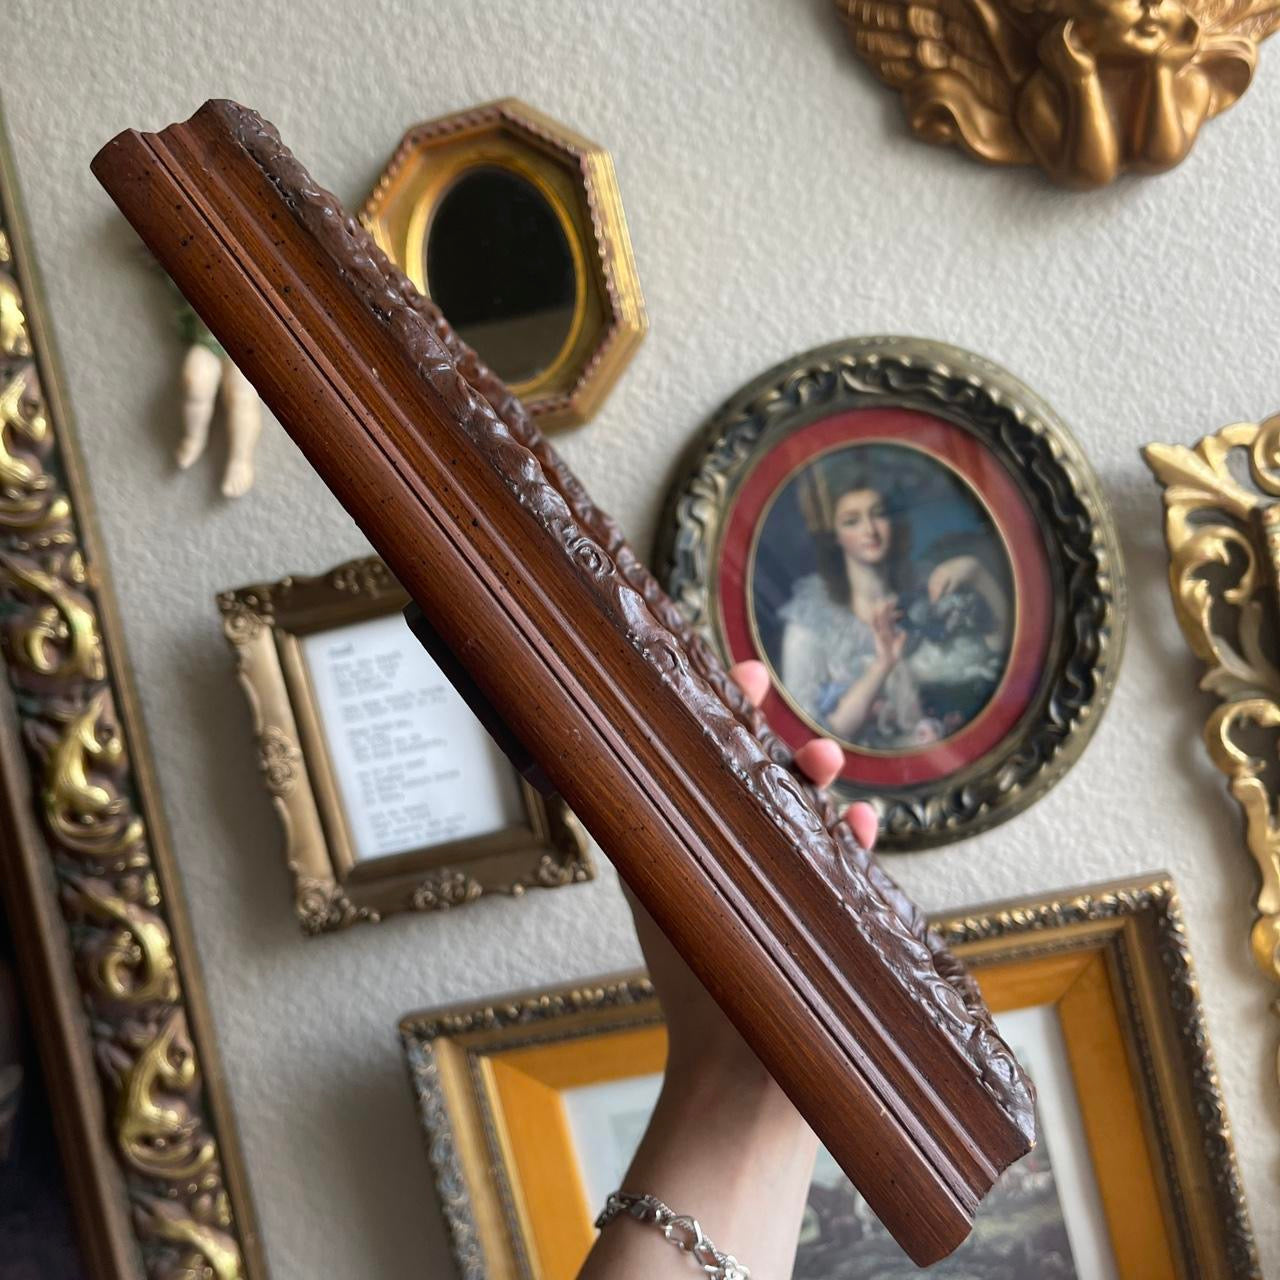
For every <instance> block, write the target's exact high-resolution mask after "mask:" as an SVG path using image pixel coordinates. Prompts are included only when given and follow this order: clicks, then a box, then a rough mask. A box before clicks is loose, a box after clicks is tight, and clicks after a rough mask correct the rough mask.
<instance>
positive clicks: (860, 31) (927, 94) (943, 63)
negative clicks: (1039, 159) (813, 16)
mask: <svg viewBox="0 0 1280 1280" xmlns="http://www.w3.org/2000/svg"><path fill="white" fill-rule="evenodd" d="M835 4H836V8H837V9H839V11H840V13H841V14H842V15H843V16H844V19H845V22H846V24H847V25H848V28H849V38H850V40H851V41H852V42H853V47H854V48H855V49H856V50H857V51H858V53H859V54H860V55H861V56H862V58H863V59H864V60H865V61H866V62H868V63H869V64H870V65H871V68H872V70H873V71H875V73H876V75H878V76H879V77H880V79H881V80H883V81H884V82H885V83H886V84H887V85H889V86H890V87H891V88H894V89H897V90H899V91H900V92H901V93H902V96H903V102H904V105H905V107H906V110H907V118H908V120H909V121H910V123H911V127H912V129H913V130H915V132H916V133H917V134H919V135H920V136H921V137H922V138H925V139H926V140H927V141H930V142H941V143H960V144H961V145H963V146H964V147H966V148H967V149H968V150H969V151H971V152H973V154H974V155H976V156H978V157H979V158H980V159H982V160H987V161H990V162H992V163H994V164H1025V163H1026V162H1027V161H1028V160H1029V159H1030V158H1031V157H1030V153H1029V151H1028V148H1027V144H1026V143H1025V142H1024V141H1023V139H1022V137H1021V136H1020V135H1019V133H1018V131H1017V129H1016V128H1015V126H1014V122H1013V107H1014V94H1015V91H1016V89H1017V86H1018V85H1019V84H1020V83H1021V81H1022V80H1023V79H1025V78H1026V76H1027V75H1028V74H1029V72H1030V70H1031V67H1032V63H1031V61H1030V55H1031V51H1032V50H1034V47H1035V42H1034V38H1031V39H1028V35H1027V33H1026V32H1023V31H1021V30H1020V29H1018V28H1017V26H1016V25H1015V23H1016V21H1017V19H1016V18H1014V17H1012V16H1009V15H1007V14H1006V13H1005V12H1001V11H998V10H997V9H996V8H995V6H994V5H993V4H992V3H991V0H835Z"/></svg>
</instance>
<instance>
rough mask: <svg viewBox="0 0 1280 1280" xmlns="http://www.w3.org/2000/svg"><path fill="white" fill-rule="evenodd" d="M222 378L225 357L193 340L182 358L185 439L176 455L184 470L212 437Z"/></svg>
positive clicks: (183, 430) (183, 431)
mask: <svg viewBox="0 0 1280 1280" xmlns="http://www.w3.org/2000/svg"><path fill="white" fill-rule="evenodd" d="M221 381H222V361H221V360H219V359H218V357H217V356H216V355H215V354H214V353H213V352H212V351H210V350H209V348H208V347H206V346H202V345H201V344H200V343H198V342H194V343H192V344H191V346H189V347H188V348H187V354H186V358H185V359H184V360H183V362H182V443H181V444H180V445H179V446H178V452H177V455H176V459H177V463H178V466H180V467H181V468H182V469H183V470H184V471H185V470H186V469H187V468H188V467H189V466H190V465H191V464H192V463H193V462H194V461H195V460H196V459H197V458H198V457H199V456H200V455H201V454H202V453H203V452H204V447H205V445H206V444H207V443H208V440H209V423H210V422H211V421H212V420H213V404H214V401H215V400H216V399H217V396H218V384H219V383H220V382H221Z"/></svg>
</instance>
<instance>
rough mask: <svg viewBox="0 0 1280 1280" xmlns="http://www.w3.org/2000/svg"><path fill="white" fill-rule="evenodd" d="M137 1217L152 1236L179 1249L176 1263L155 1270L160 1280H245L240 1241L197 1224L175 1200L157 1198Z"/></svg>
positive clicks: (204, 1223)
mask: <svg viewBox="0 0 1280 1280" xmlns="http://www.w3.org/2000/svg"><path fill="white" fill-rule="evenodd" d="M137 1217H138V1220H139V1224H140V1226H141V1227H142V1229H143V1230H144V1231H146V1233H147V1234H148V1235H149V1236H151V1237H152V1238H154V1239H157V1240H164V1241H166V1242H168V1243H169V1244H171V1245H174V1246H176V1256H175V1257H174V1258H173V1259H172V1261H171V1262H167V1263H161V1264H160V1265H159V1266H157V1267H156V1268H154V1269H153V1271H152V1273H151V1274H152V1275H153V1276H154V1277H155V1278H156V1280H193V1278H194V1277H200V1278H201V1280H244V1277H245V1271H244V1268H243V1267H242V1266H241V1260H240V1251H239V1249H237V1248H236V1242H235V1240H233V1239H232V1238H231V1237H230V1236H229V1235H228V1234H227V1233H226V1232H225V1231H222V1230H220V1229H219V1228H218V1227H217V1226H215V1225H213V1224H211V1223H207V1222H197V1221H196V1220H195V1219H194V1218H192V1217H190V1216H188V1215H187V1214H185V1213H184V1212H182V1210H181V1209H180V1208H179V1207H178V1206H177V1205H174V1204H173V1203H172V1202H171V1201H168V1200H158V1199H156V1198H155V1197H154V1196H152V1197H149V1198H148V1199H147V1200H146V1201H145V1203H143V1204H142V1205H141V1206H140V1207H139V1209H138V1212H137Z"/></svg>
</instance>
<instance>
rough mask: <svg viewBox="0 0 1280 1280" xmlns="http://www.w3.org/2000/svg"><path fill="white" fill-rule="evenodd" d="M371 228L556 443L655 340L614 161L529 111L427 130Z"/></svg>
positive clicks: (402, 164)
mask: <svg viewBox="0 0 1280 1280" xmlns="http://www.w3.org/2000/svg"><path fill="white" fill-rule="evenodd" d="M361 220H362V221H363V222H364V224H365V226H366V227H368V229H369V232H370V234H372V236H373V238H374V239H375V240H376V241H377V242H378V245H379V247H380V248H381V249H382V250H383V251H384V252H385V253H386V254H387V255H388V256H389V257H390V258H391V259H392V260H393V261H394V262H395V263H396V265H397V266H399V267H400V269H401V270H402V271H403V272H404V273H405V274H406V275H407V276H408V277H409V279H410V280H412V281H413V283H414V284H415V285H416V286H417V287H418V290H419V291H420V292H421V293H423V294H424V295H425V296H427V297H429V298H431V299H432V301H433V302H435V304H436V305H437V306H438V307H439V308H440V310H441V311H442V312H443V313H444V317H445V319H446V320H448V321H449V323H450V325H451V326H452V327H453V329H454V331H455V332H456V333H457V334H458V336H459V337H460V338H462V339H463V341H465V342H466V343H467V344H468V345H469V346H471V347H474V348H475V350H476V351H477V352H478V353H479V355H480V357H481V358H482V359H483V360H484V362H485V363H486V364H487V365H489V367H490V368H492V369H493V371H494V372H495V373H497V374H498V376H499V377H500V378H502V379H503V381H504V382H506V383H507V385H508V386H509V387H510V388H511V390H512V391H513V392H514V393H515V394H516V395H517V396H519V397H520V399H521V400H522V401H523V402H524V405H525V407H526V408H527V409H528V410H529V412H530V413H531V414H532V415H533V416H534V417H535V418H536V419H537V421H538V425H539V427H541V428H542V430H544V431H546V430H549V429H554V428H556V427H564V426H575V425H577V424H579V423H582V422H585V421H587V419H588V418H590V417H591V416H592V415H593V414H594V413H595V411H596V410H597V409H598V408H599V406H600V404H601V403H602V401H603V400H604V399H605V397H606V396H607V395H608V394H609V392H610V390H611V389H612V387H613V384H614V383H615V381H616V380H617V379H618V377H619V376H620V374H621V373H622V371H623V369H624V368H625V367H626V365H627V364H628V362H629V361H630V359H631V357H632V355H633V353H634V352H635V349H636V347H637V346H638V345H639V344H640V341H641V339H642V338H643V337H644V335H645V331H646V330H647V328H648V321H647V320H646V318H645V309H644V298H643V296H642V294H641V292H640V281H639V277H638V276H637V274H636V263H635V257H634V255H633V254H632V251H631V237H630V234H629V233H628V231H627V220H626V217H625V215H624V214H623V211H622V197H621V195H620V194H619V191H618V183H617V179H616V177H615V176H614V171H613V160H612V159H611V157H610V155H609V153H608V151H606V150H605V149H604V148H603V147H601V146H599V145H598V144H597V143H594V142H592V141H590V140H589V139H587V138H584V137H582V136H581V135H580V134H578V133H576V132H574V131H573V130H571V129H569V128H566V127H565V126H564V125H562V124H560V123H559V122H558V121H556V120H553V119H552V118H551V117H550V116H547V115H543V113H542V112H540V111H535V110H534V109H533V108H532V107H530V106H528V105H527V104H526V103H523V102H521V101H519V100H518V99H516V98H504V99H502V100H500V101H498V102H487V103H484V104H482V105H480V106H476V107H471V108H468V109H467V110H465V111H458V112H455V113H454V114H452V115H447V116H442V117H440V118H439V119H437V120H428V121H425V122H424V123H422V124H419V125H415V126H414V127H413V128H412V129H410V130H409V132H408V133H406V134H405V136H404V138H403V139H402V140H401V142H400V145H399V146H398V147H397V148H396V151H395V154H394V155H393V156H392V157H391V159H390V160H389V161H388V162H387V166H386V168H385V169H384V170H383V172H382V173H381V175H380V176H379V178H378V181H377V182H376V183H375V184H374V188H373V190H372V192H370V194H369V198H368V200H367V201H366V202H365V206H364V209H363V211H362V213H361Z"/></svg>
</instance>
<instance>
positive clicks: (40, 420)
mask: <svg viewBox="0 0 1280 1280" xmlns="http://www.w3.org/2000/svg"><path fill="white" fill-rule="evenodd" d="M48 441H49V419H48V417H47V415H46V414H45V408H44V402H43V400H42V399H41V396H40V388H39V383H38V381H37V379H36V374H35V368H34V367H33V366H32V365H30V364H27V365H24V366H22V367H20V368H19V369H18V370H17V371H16V372H14V373H13V374H11V375H10V376H9V377H8V378H7V380H6V381H4V382H0V526H3V527H5V528H8V529H14V530H24V531H26V532H28V533H35V532H40V531H43V530H46V529H48V528H51V527H52V526H55V525H60V524H65V523H66V521H67V520H68V519H69V517H70V515H71V504H70V502H69V501H68V500H67V496H66V494H64V493H59V492H58V491H57V489H56V488H55V487H54V483H53V479H52V477H51V476H50V475H49V474H48V473H47V472H46V471H45V469H44V467H43V466H42V465H41V462H40V459H39V456H38V453H39V451H40V450H42V449H44V448H46V447H47V445H48Z"/></svg>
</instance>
